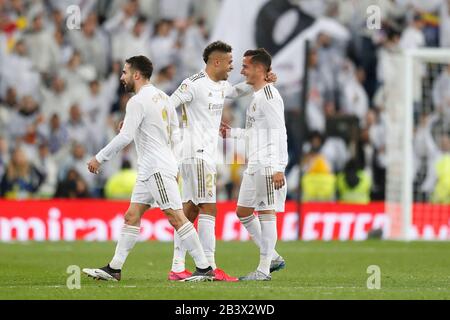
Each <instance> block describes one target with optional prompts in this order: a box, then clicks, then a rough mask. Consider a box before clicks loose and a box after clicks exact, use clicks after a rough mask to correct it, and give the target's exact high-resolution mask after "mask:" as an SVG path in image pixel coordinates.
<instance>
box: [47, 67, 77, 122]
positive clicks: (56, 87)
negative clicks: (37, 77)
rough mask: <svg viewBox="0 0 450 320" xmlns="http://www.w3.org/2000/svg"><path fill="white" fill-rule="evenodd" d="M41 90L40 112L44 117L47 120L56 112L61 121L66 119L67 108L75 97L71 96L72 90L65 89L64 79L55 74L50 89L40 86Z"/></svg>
mask: <svg viewBox="0 0 450 320" xmlns="http://www.w3.org/2000/svg"><path fill="white" fill-rule="evenodd" d="M41 92H42V96H43V100H42V114H43V116H44V117H45V119H47V120H48V119H50V117H51V116H52V115H53V114H57V115H58V117H59V118H60V119H61V120H62V121H63V122H65V121H67V119H68V116H69V108H70V105H71V104H72V103H73V100H74V99H75V97H73V92H70V91H69V90H68V89H67V86H66V83H65V82H64V80H63V79H62V78H61V77H60V76H58V75H55V76H54V77H53V79H52V82H51V88H50V90H49V89H47V88H45V87H42V88H41Z"/></svg>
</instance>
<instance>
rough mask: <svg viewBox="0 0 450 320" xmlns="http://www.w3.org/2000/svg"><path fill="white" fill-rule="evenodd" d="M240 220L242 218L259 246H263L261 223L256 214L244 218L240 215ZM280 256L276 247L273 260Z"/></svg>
mask: <svg viewBox="0 0 450 320" xmlns="http://www.w3.org/2000/svg"><path fill="white" fill-rule="evenodd" d="M239 220H241V222H242V224H243V225H244V227H245V229H247V231H248V233H249V234H250V237H251V238H252V240H253V241H254V242H255V243H256V245H257V246H258V248H261V223H260V222H259V221H258V219H256V216H255V215H253V214H252V215H249V216H248V217H244V218H241V217H239ZM278 257H280V255H279V254H278V252H277V251H276V250H275V249H274V250H273V255H272V260H275V259H277V258H278Z"/></svg>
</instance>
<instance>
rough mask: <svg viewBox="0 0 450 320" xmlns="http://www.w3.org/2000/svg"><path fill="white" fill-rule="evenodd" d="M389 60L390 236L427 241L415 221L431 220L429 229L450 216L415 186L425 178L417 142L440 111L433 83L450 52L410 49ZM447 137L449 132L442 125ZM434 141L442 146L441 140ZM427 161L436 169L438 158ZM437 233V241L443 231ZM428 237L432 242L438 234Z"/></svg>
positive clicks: (386, 99) (386, 101)
mask: <svg viewBox="0 0 450 320" xmlns="http://www.w3.org/2000/svg"><path fill="white" fill-rule="evenodd" d="M388 60H389V61H388V63H386V64H385V66H386V68H384V70H383V72H384V74H385V75H386V77H385V82H384V84H383V85H384V87H383V90H384V114H385V125H386V151H385V152H386V193H385V195H386V196H385V210H386V215H387V225H386V228H385V235H386V236H385V238H387V239H395V240H412V239H423V238H426V236H425V237H424V230H417V226H416V225H415V222H417V221H419V220H420V222H421V223H422V222H423V223H425V222H427V223H428V222H429V223H430V226H432V225H433V224H434V226H435V227H436V228H439V225H438V222H437V221H438V220H439V219H440V220H442V221H444V220H445V219H446V218H447V219H449V218H450V212H449V211H450V210H449V208H450V206H449V205H441V204H438V203H432V202H431V201H430V199H431V191H430V190H428V191H425V192H421V191H420V192H418V191H417V190H420V187H419V189H417V188H416V187H415V186H416V184H417V183H418V180H420V174H419V172H420V170H419V169H418V168H419V167H420V165H419V164H418V162H419V161H417V159H422V158H420V157H418V156H417V154H418V152H417V150H415V148H416V145H417V143H415V142H414V141H415V139H417V137H416V135H415V134H416V133H417V132H418V128H419V126H420V125H421V121H428V120H429V118H430V117H431V116H432V115H433V114H435V113H436V111H435V106H434V105H433V98H432V96H433V94H432V91H433V85H434V84H435V81H436V80H437V78H438V77H439V76H440V74H441V73H442V72H445V68H446V66H448V65H449V64H450V49H440V48H423V49H413V50H405V51H403V52H401V53H392V54H390V55H389V56H388ZM387 68H389V70H388V69H387ZM443 70H444V71H443ZM449 103H450V102H449ZM448 107H449V108H450V105H449V106H448ZM423 119H427V120H423ZM430 131H431V130H430ZM442 134H450V132H449V131H446V129H445V127H443V129H442ZM430 136H431V133H430ZM432 143H433V144H436V145H438V143H437V142H436V143H435V142H432ZM427 157H428V156H427V155H424V156H423V158H424V159H425V160H424V161H425V162H426V163H427V165H428V166H433V162H432V160H433V159H427ZM430 157H431V156H430ZM427 161H428V162H427ZM430 172H432V168H430V167H428V169H426V170H425V177H424V180H426V179H428V180H430V177H427V176H426V175H427V174H428V175H430ZM418 177H419V179H418ZM447 221H448V220H447ZM423 223H422V224H421V227H423ZM430 228H431V227H430ZM425 231H426V230H425ZM432 231H433V230H432ZM432 231H430V232H429V233H430V234H431V232H432ZM434 231H435V233H434V235H436V238H438V236H439V235H438V233H439V230H434ZM434 231H433V232H434ZM425 233H426V232H425ZM441 233H442V232H441ZM446 237H447V239H450V232H448V236H446V235H443V234H441V238H446ZM428 238H430V239H433V236H429V237H428Z"/></svg>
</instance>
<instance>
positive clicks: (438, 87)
mask: <svg viewBox="0 0 450 320" xmlns="http://www.w3.org/2000/svg"><path fill="white" fill-rule="evenodd" d="M432 93H433V105H434V107H435V112H436V113H437V114H438V115H439V116H440V117H442V120H443V121H444V125H445V126H447V127H448V128H450V64H448V65H447V67H446V68H445V69H444V70H443V71H442V73H441V74H440V75H439V77H438V78H437V79H436V80H435V81H434V83H433V91H432Z"/></svg>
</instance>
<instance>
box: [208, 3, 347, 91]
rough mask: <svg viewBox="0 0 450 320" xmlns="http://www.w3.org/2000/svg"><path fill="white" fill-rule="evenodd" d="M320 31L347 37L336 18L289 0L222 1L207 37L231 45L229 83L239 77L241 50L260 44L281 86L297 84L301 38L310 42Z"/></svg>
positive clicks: (300, 74) (332, 35) (302, 58)
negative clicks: (316, 14)
mask: <svg viewBox="0 0 450 320" xmlns="http://www.w3.org/2000/svg"><path fill="white" fill-rule="evenodd" d="M321 32H323V33H326V34H328V35H329V36H331V37H333V38H335V39H338V40H341V41H347V40H349V38H350V34H349V32H348V30H347V29H346V28H345V27H344V26H342V25H341V24H339V23H338V22H337V21H335V20H333V19H330V18H326V17H319V18H314V17H312V16H310V15H308V14H307V13H306V12H304V11H303V10H302V9H300V7H299V6H296V5H293V4H291V2H290V1H289V0H245V1H240V0H224V1H223V4H222V7H221V9H220V12H219V15H218V19H217V23H216V25H215V28H214V30H213V32H212V35H211V39H210V40H211V41H215V40H222V41H224V42H226V43H228V44H230V45H231V46H232V47H233V57H234V67H235V70H234V71H233V73H232V74H231V77H230V80H231V81H232V82H236V81H238V79H240V75H239V71H240V67H241V59H242V56H243V54H244V52H245V51H246V50H248V49H255V48H258V47H264V48H266V49H267V50H268V51H269V52H270V53H271V54H272V56H273V61H272V68H273V71H274V72H275V73H276V74H277V76H278V80H277V84H278V85H280V86H283V85H289V84H293V83H300V79H301V78H302V75H303V64H304V45H305V41H306V40H311V41H314V40H315V39H316V37H317V35H318V34H319V33H321Z"/></svg>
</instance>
